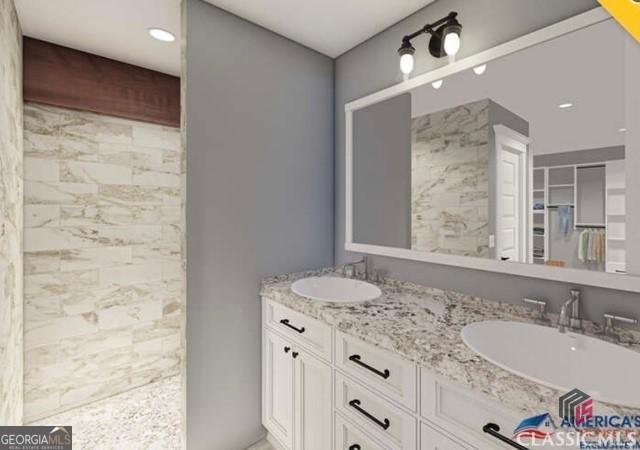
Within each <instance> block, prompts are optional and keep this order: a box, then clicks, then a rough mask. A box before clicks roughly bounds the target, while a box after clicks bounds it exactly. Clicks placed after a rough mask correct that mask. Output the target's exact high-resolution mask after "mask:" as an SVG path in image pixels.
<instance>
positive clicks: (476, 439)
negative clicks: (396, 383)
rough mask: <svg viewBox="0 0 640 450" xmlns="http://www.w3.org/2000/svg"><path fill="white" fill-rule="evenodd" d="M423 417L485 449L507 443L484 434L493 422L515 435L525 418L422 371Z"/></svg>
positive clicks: (499, 447) (465, 440)
mask: <svg viewBox="0 0 640 450" xmlns="http://www.w3.org/2000/svg"><path fill="white" fill-rule="evenodd" d="M421 378H422V380H421V382H422V395H421V414H422V416H423V417H424V418H426V419H428V420H429V421H431V422H433V423H434V424H436V425H438V426H439V427H442V428H443V429H444V430H446V431H447V432H449V433H452V434H453V435H455V436H456V437H459V438H460V439H462V440H464V442H468V443H471V444H473V445H474V446H476V447H478V448H482V449H504V448H508V447H505V446H504V444H502V443H500V442H498V441H497V440H496V439H495V438H493V437H491V436H489V435H488V434H486V433H484V432H483V431H482V427H483V426H484V425H485V424H487V423H489V422H492V423H496V424H498V425H499V426H500V428H501V430H502V433H503V434H505V435H506V436H509V437H510V435H511V433H512V432H513V430H514V429H515V428H516V426H517V425H518V423H519V422H520V420H522V419H523V418H524V416H523V415H521V414H517V413H515V412H512V411H509V410H507V409H505V408H504V406H502V405H500V404H498V403H497V402H495V401H493V400H490V399H487V398H486V397H484V396H480V395H475V394H472V393H470V392H469V391H466V390H464V389H460V388H458V387H455V386H452V385H450V384H448V383H442V382H441V381H440V380H438V379H436V378H435V377H433V376H432V375H431V374H430V373H429V372H428V371H426V370H424V369H422V370H421Z"/></svg>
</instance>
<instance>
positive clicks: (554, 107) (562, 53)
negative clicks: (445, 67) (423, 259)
mask: <svg viewBox="0 0 640 450" xmlns="http://www.w3.org/2000/svg"><path fill="white" fill-rule="evenodd" d="M627 39H628V38H627V36H626V35H625V33H624V31H623V30H622V29H621V28H620V27H619V26H617V24H615V23H614V22H613V21H611V20H608V21H604V22H601V23H599V24H596V25H593V26H590V27H587V28H584V29H581V30H578V31H576V32H573V33H569V34H567V35H564V36H562V37H559V38H556V39H553V40H551V41H547V42H545V43H543V44H539V45H536V46H533V47H529V48H527V49H524V50H522V51H519V52H516V53H513V54H511V55H508V56H505V57H503V58H500V59H497V60H494V61H490V62H488V63H487V64H483V65H481V66H478V67H476V68H474V69H473V70H467V71H463V72H459V73H456V74H454V75H452V76H450V77H447V78H445V79H443V80H438V81H436V82H433V83H429V84H426V85H422V86H420V87H418V88H415V89H414V90H412V91H410V92H407V93H404V94H401V95H399V96H396V97H393V98H391V99H387V100H384V101H381V102H379V103H376V104H373V105H369V106H367V107H364V108H362V109H358V110H356V111H354V114H353V129H352V131H353V144H352V145H353V166H352V167H353V173H352V177H353V181H352V182H353V194H352V195H353V197H352V199H353V242H354V243H362V244H371V245H378V246H385V247H397V248H403V249H411V250H415V251H419V252H436V253H442V254H449V255H460V256H471V257H478V258H491V259H496V260H499V261H509V262H519V263H530V264H545V265H547V266H551V267H569V268H578V269H584V270H593V271H607V272H613V273H625V271H626V248H627V242H626V233H625V231H626V228H627V227H628V226H632V224H630V223H629V221H630V219H629V217H627V215H626V214H625V203H627V202H628V201H629V200H628V199H627V198H626V196H627V191H626V189H625V178H626V170H625V169H626V164H625V140H626V136H627V134H628V133H627V128H628V127H629V126H630V125H629V124H627V123H626V122H625V64H626V58H627V54H626V49H627ZM594 49H606V51H597V52H596V51H594ZM636 201H637V199H636Z"/></svg>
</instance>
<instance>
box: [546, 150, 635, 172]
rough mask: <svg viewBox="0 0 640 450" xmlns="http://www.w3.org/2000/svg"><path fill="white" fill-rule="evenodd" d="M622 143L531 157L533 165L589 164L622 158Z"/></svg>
mask: <svg viewBox="0 0 640 450" xmlns="http://www.w3.org/2000/svg"><path fill="white" fill-rule="evenodd" d="M624 154H625V150H624V145H618V146H615V147H602V148H590V149H588V150H576V151H575V152H562V153H549V154H543V155H537V156H534V157H533V166H534V167H544V166H564V165H569V164H589V163H596V162H603V161H614V160H617V159H624Z"/></svg>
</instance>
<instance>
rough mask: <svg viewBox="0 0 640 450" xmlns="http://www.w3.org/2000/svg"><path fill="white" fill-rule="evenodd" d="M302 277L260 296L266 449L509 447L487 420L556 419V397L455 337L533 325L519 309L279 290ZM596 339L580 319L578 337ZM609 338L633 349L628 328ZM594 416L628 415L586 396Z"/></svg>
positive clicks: (431, 297) (446, 299)
mask: <svg viewBox="0 0 640 450" xmlns="http://www.w3.org/2000/svg"><path fill="white" fill-rule="evenodd" d="M331 274H332V273H331V272H330V271H325V273H324V274H323V275H331ZM310 275H318V274H317V273H314V274H298V275H292V276H285V277H279V278H274V279H269V280H266V281H265V282H264V284H263V287H262V291H261V296H262V302H263V303H262V311H263V315H262V330H263V353H262V355H263V356H262V358H263V360H262V370H263V375H262V379H263V390H262V395H263V400H262V401H263V403H262V421H263V425H264V426H265V427H266V428H267V430H268V432H269V439H270V441H271V442H272V443H273V444H274V445H275V446H276V447H278V448H280V449H305V450H308V449H318V450H327V449H340V450H347V449H348V450H358V449H360V450H364V449H402V450H406V449H413V450H415V449H420V450H435V449H447V450H449V449H483V450H484V449H505V448H513V447H510V446H508V445H506V444H504V443H502V442H500V441H499V440H497V439H496V438H495V437H493V436H491V435H489V434H487V433H486V432H484V431H483V427H485V426H486V425H487V424H490V423H494V424H497V425H498V426H499V427H500V434H502V435H504V436H507V437H508V438H511V437H512V435H513V430H514V429H515V428H516V426H517V425H518V424H519V422H520V421H521V420H522V419H524V418H526V417H529V416H532V415H535V414H541V413H544V412H549V413H551V414H553V415H554V416H555V415H557V410H558V398H559V397H560V396H561V395H563V394H565V393H566V392H567V391H568V390H567V391H560V390H556V389H553V388H550V387H548V386H545V385H542V384H539V383H537V382H534V381H532V380H530V379H528V378H526V377H523V376H518V375H515V374H514V373H512V372H509V371H507V370H505V369H503V368H501V367H498V366H497V365H494V364H492V363H490V362H489V361H487V360H485V359H484V358H482V357H480V356H479V355H478V354H476V353H474V352H473V351H472V350H471V349H470V348H469V347H467V346H466V345H465V343H464V342H463V340H462V337H461V330H462V329H463V327H465V326H466V325H468V324H472V323H476V322H483V321H488V320H498V321H508V322H511V323H522V324H530V323H533V322H534V320H533V319H532V311H531V310H530V309H528V308H527V307H526V306H524V305H512V304H504V303H499V302H494V301H490V300H486V299H482V298H477V297H471V296H467V295H462V294H458V293H454V292H448V291H443V290H438V289H432V288H429V287H424V286H419V285H415V284H412V283H406V282H397V281H392V280H385V281H384V282H381V283H377V286H378V287H379V288H380V290H381V292H382V294H381V296H380V297H379V298H377V299H375V300H372V301H366V302H361V303H333V302H324V301H317V300H311V299H308V298H304V297H302V296H299V295H297V294H295V293H294V292H293V291H292V290H291V284H292V282H293V281H295V280H296V279H298V278H303V277H305V276H307V277H308V276H310ZM334 275H335V274H334ZM556 321H557V317H556V316H554V317H551V318H550V322H549V326H551V325H552V324H555V323H556ZM553 331H554V332H557V331H555V330H553ZM599 333H601V328H600V327H599V326H598V325H596V324H593V323H585V335H591V336H598V334H599ZM621 339H622V341H623V342H625V344H623V345H624V347H627V348H628V349H630V350H632V351H635V352H637V351H639V350H640V335H639V334H638V333H636V332H632V331H624V332H622V335H621ZM544 363H545V362H544V361H543V362H541V364H544ZM572 387H573V386H572ZM629 395H630V396H631V397H633V396H634V395H635V396H638V393H635V394H633V393H630V394H629ZM636 400H638V401H640V399H636ZM594 411H596V413H597V414H614V413H615V414H633V413H634V411H635V414H640V409H634V408H630V407H624V406H619V405H618V406H617V405H613V404H608V403H602V402H599V401H595V399H594Z"/></svg>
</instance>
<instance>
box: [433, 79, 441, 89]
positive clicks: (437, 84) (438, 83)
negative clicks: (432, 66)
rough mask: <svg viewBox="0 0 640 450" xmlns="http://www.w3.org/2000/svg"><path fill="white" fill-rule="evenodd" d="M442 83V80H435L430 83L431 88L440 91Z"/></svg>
mask: <svg viewBox="0 0 640 450" xmlns="http://www.w3.org/2000/svg"><path fill="white" fill-rule="evenodd" d="M442 83H444V80H436V81H434V82H433V83H431V87H433V88H434V89H440V88H441V87H442Z"/></svg>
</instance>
